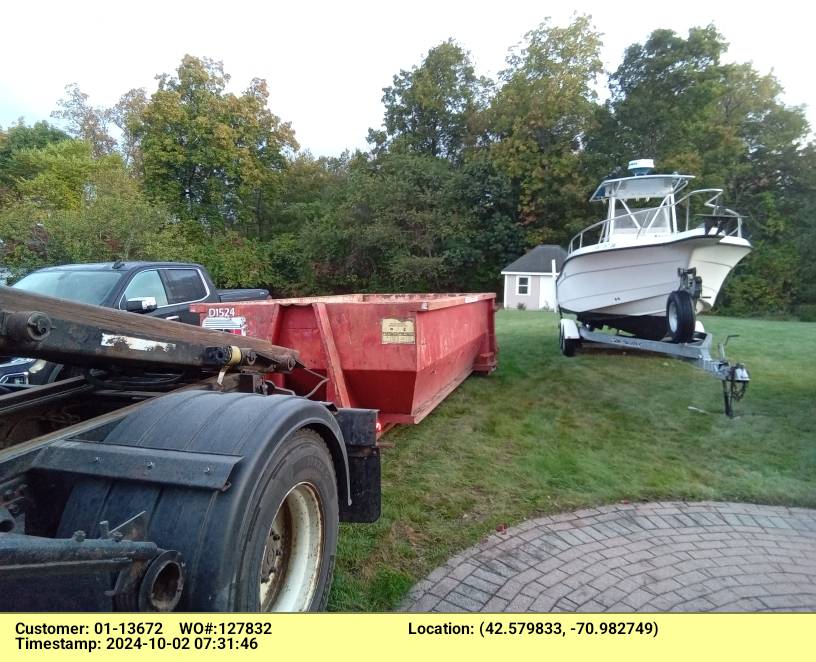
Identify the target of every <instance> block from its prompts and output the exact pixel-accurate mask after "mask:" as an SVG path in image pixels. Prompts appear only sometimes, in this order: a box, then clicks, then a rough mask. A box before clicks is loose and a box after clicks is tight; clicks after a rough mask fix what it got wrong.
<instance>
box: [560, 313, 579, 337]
mask: <svg viewBox="0 0 816 662" xmlns="http://www.w3.org/2000/svg"><path fill="white" fill-rule="evenodd" d="M561 335H562V337H563V338H566V339H568V340H580V339H581V334H580V333H579V332H578V324H577V323H576V321H575V320H573V319H569V318H568V317H562V318H561Z"/></svg>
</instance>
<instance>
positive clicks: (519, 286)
mask: <svg viewBox="0 0 816 662" xmlns="http://www.w3.org/2000/svg"><path fill="white" fill-rule="evenodd" d="M529 293H530V277H529V276H519V277H518V280H517V281H516V294H520V295H522V296H524V295H527V294H529Z"/></svg>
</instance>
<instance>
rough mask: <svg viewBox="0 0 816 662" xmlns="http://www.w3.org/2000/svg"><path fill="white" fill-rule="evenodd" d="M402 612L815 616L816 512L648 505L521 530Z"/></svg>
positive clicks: (441, 572)
mask: <svg viewBox="0 0 816 662" xmlns="http://www.w3.org/2000/svg"><path fill="white" fill-rule="evenodd" d="M402 609H403V610H406V611H439V612H449V611H450V612H452V611H517V612H524V611H528V612H546V611H622V612H627V611H816V510H809V509H805V508H785V507H777V506H757V505H752V504H741V503H648V504H620V505H614V506H607V507H600V508H593V509H589V510H580V511H576V512H572V513H563V514H560V515H554V516H552V517H543V518H540V519H536V520H530V521H528V522H524V523H523V524H520V525H519V526H516V527H513V528H511V529H508V530H507V531H506V532H505V533H503V534H499V533H497V534H493V535H491V536H490V537H489V538H488V539H487V540H485V541H483V542H482V543H481V544H479V545H476V546H475V547H472V548H470V549H468V550H466V551H465V552H463V553H461V554H459V555H457V556H455V557H454V558H452V559H451V560H450V561H448V563H446V564H445V565H444V566H442V567H440V568H437V569H436V570H435V571H434V572H432V573H431V574H430V575H429V576H428V577H427V578H426V579H424V580H423V581H421V582H419V584H417V585H416V586H415V587H414V588H413V589H412V591H411V593H410V594H409V596H408V598H407V599H406V600H405V601H404V602H403V604H402Z"/></svg>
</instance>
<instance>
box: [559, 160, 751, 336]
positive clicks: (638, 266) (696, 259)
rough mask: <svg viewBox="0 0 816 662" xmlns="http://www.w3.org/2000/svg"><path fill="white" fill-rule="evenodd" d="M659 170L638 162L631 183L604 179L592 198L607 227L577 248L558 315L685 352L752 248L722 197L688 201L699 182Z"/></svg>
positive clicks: (597, 228) (584, 236) (562, 279)
mask: <svg viewBox="0 0 816 662" xmlns="http://www.w3.org/2000/svg"><path fill="white" fill-rule="evenodd" d="M653 169H654V162H653V161H652V159H637V160H634V161H631V162H630V163H629V170H630V171H631V172H632V175H631V176H629V177H620V178H616V179H607V180H605V181H604V182H602V183H601V185H600V186H599V187H598V189H597V190H596V191H595V193H594V194H593V195H592V197H591V198H590V201H597V202H606V204H607V213H606V218H604V219H603V220H601V221H599V222H597V223H594V224H593V225H590V226H589V227H587V228H585V229H584V230H582V231H581V232H579V233H578V234H577V235H575V237H573V238H572V240H571V241H570V244H569V249H568V254H567V258H566V260H565V262H564V266H563V268H562V270H561V274H560V275H559V276H558V280H557V282H556V290H557V298H558V307H559V311H560V312H562V313H564V312H566V313H572V314H575V315H576V316H577V318H578V321H579V322H580V323H582V324H583V325H585V326H586V327H588V328H589V329H601V328H603V327H604V326H608V327H610V328H612V329H617V330H619V331H623V332H626V333H631V334H633V335H635V336H637V337H639V338H645V339H648V340H661V339H663V338H665V337H666V336H669V337H670V339H671V340H672V341H673V342H677V343H684V342H689V341H691V340H692V338H693V336H694V331H695V323H696V314H697V313H701V312H705V311H708V310H710V309H711V307H712V306H713V305H714V302H715V301H716V299H717V295H718V293H719V291H720V288H721V287H722V284H723V281H724V280H725V278H726V276H727V275H728V274H729V273H730V272H731V270H732V269H733V268H734V267H735V266H736V265H737V263H738V262H739V261H740V260H741V259H742V258H743V257H745V256H746V255H747V254H748V253H749V252H750V250H751V244H750V242H749V241H748V240H747V239H746V238H744V237H743V228H742V217H741V216H740V215H739V214H738V213H737V212H735V211H733V210H731V209H728V208H727V207H725V206H723V205H722V203H721V198H722V193H723V191H722V189H697V190H692V191H691V192H689V193H685V194H683V190H684V189H685V188H686V187H687V186H688V184H689V182H690V181H691V180H692V179H694V177H693V176H692V175H681V174H677V173H672V174H651V172H652V170H653ZM698 211H699V212H702V213H695V212H698Z"/></svg>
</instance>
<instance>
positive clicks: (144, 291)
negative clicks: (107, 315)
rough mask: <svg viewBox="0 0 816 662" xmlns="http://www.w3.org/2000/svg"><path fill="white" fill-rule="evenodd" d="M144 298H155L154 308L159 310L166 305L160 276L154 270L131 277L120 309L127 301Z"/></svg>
mask: <svg viewBox="0 0 816 662" xmlns="http://www.w3.org/2000/svg"><path fill="white" fill-rule="evenodd" d="M144 297H155V299H156V306H158V307H159V308H160V307H161V306H166V305H167V293H166V292H165V291H164V285H163V284H162V280H161V276H159V272H158V271H156V270H155V269H151V270H150V271H142V272H141V273H138V274H136V275H135V276H134V277H133V280H132V281H130V285H128V286H127V289H126V290H125V294H124V296H123V297H122V303H121V304H120V307H121V308H124V307H125V306H126V305H127V300H128V299H142V298H144Z"/></svg>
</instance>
